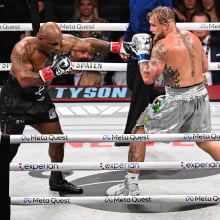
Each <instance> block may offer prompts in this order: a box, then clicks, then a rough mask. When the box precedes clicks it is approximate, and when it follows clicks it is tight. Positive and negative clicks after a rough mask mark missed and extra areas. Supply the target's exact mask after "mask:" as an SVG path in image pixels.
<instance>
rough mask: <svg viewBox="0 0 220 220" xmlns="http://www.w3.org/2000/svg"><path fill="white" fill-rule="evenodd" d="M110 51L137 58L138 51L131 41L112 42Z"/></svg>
mask: <svg viewBox="0 0 220 220" xmlns="http://www.w3.org/2000/svg"><path fill="white" fill-rule="evenodd" d="M110 51H111V52H113V53H121V54H125V55H127V56H131V57H133V58H137V51H136V49H135V46H134V45H133V43H131V42H110Z"/></svg>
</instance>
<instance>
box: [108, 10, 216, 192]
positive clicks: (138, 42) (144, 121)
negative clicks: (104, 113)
mask: <svg viewBox="0 0 220 220" xmlns="http://www.w3.org/2000/svg"><path fill="white" fill-rule="evenodd" d="M146 16H147V18H148V19H149V23H150V31H151V32H152V33H153V35H154V38H153V40H152V39H151V36H150V35H149V34H136V35H134V36H133V38H132V42H133V44H134V45H135V47H136V49H137V57H138V64H139V69H140V73H141V76H142V79H143V81H144V83H145V84H149V85H150V84H152V83H154V82H155V81H156V79H157V78H158V77H160V76H161V75H162V76H163V80H164V84H165V89H166V92H165V96H164V97H158V98H157V99H156V100H155V101H154V103H153V104H152V105H150V106H148V107H147V108H146V109H145V112H144V113H142V115H141V116H140V118H139V119H138V121H137V124H136V126H135V127H134V129H133V131H132V133H134V134H144V133H181V132H184V133H185V132H211V118H210V107H209V100H208V92H207V90H206V88H205V84H204V82H205V77H204V74H203V73H205V72H206V71H207V70H208V61H207V58H206V56H205V53H204V51H203V50H202V45H201V42H200V40H199V39H198V37H197V36H195V35H194V34H192V33H191V32H190V31H183V30H179V29H178V28H177V26H176V22H175V16H174V13H173V11H172V10H171V9H169V8H168V7H157V8H155V9H154V10H152V12H150V13H149V14H148V15H146ZM152 45H153V47H152ZM196 144H197V145H198V146H199V147H200V148H201V149H202V150H204V151H205V152H207V153H209V154H210V156H212V158H213V159H214V160H217V161H220V143H217V142H214V141H205V142H196ZM145 154H146V143H144V142H132V143H130V147H129V152H128V161H129V162H143V161H144V160H145ZM139 173H140V170H128V172H127V174H126V176H125V180H124V183H122V184H119V185H116V186H113V187H110V188H109V189H107V195H110V196H118V195H124V196H128V195H129V196H137V195H139V194H140V192H139V185H138V178H139Z"/></svg>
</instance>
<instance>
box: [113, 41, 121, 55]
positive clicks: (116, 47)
mask: <svg viewBox="0 0 220 220" xmlns="http://www.w3.org/2000/svg"><path fill="white" fill-rule="evenodd" d="M111 52H113V53H120V52H121V43H120V42H111Z"/></svg>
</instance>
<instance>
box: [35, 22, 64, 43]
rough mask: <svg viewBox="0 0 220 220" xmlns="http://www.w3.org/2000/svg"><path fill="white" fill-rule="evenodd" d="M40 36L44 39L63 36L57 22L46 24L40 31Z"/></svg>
mask: <svg viewBox="0 0 220 220" xmlns="http://www.w3.org/2000/svg"><path fill="white" fill-rule="evenodd" d="M37 35H38V36H40V37H42V38H47V39H49V38H60V37H61V36H62V33H61V30H60V28H59V26H58V25H57V24H56V23H55V22H47V23H44V24H43V25H42V26H41V27H40V29H39V31H38V34H37Z"/></svg>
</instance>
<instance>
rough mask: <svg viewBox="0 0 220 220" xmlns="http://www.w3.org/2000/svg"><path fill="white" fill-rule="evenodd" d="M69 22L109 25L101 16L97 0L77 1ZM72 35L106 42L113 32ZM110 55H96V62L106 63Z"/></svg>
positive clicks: (75, 33) (73, 32) (86, 32)
mask: <svg viewBox="0 0 220 220" xmlns="http://www.w3.org/2000/svg"><path fill="white" fill-rule="evenodd" d="M69 22H75V23H77V22H83V23H107V22H108V21H107V20H106V19H104V18H101V17H100V16H99V11H98V3H97V0H76V1H75V2H74V6H73V16H72V19H71V20H70V21H69ZM69 33H70V32H69ZM71 34H73V35H75V36H77V37H81V38H86V37H94V38H98V39H101V40H106V41H110V40H111V31H71ZM108 55H109V54H105V53H103V54H96V55H95V57H94V61H98V62H100V61H104V60H106V59H107V57H108Z"/></svg>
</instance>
